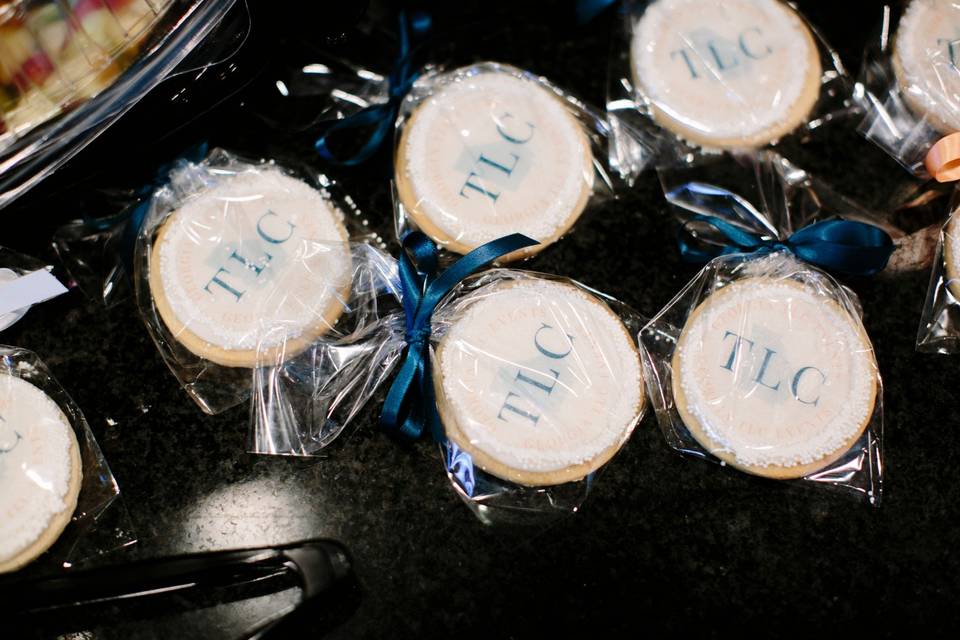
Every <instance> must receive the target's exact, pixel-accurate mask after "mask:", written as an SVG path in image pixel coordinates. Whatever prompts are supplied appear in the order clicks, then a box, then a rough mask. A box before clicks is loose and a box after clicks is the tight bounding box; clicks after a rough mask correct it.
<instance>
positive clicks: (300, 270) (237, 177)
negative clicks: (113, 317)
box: [134, 150, 390, 413]
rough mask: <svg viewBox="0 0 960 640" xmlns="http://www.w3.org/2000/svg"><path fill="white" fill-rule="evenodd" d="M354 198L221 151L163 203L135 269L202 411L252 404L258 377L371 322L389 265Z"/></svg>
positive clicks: (184, 174)
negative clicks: (378, 276) (379, 279)
mask: <svg viewBox="0 0 960 640" xmlns="http://www.w3.org/2000/svg"><path fill="white" fill-rule="evenodd" d="M351 203H352V201H350V200H349V198H346V197H343V196H338V195H337V193H336V185H334V184H333V183H331V182H330V181H328V180H327V179H326V178H323V177H321V178H320V179H319V180H314V181H309V180H305V179H303V178H300V177H298V176H296V175H294V174H293V172H291V171H289V170H285V169H283V168H281V167H280V166H278V165H276V164H275V163H273V162H257V163H250V162H244V161H241V160H239V159H237V158H234V157H233V156H231V155H229V154H228V153H226V152H224V151H221V150H215V151H213V152H211V154H210V155H209V157H207V158H206V159H205V160H203V161H202V162H200V163H187V164H186V165H185V166H181V167H179V168H177V169H175V170H174V171H173V172H172V173H171V174H170V176H169V180H168V182H167V184H166V185H165V186H164V187H162V188H160V189H158V190H157V191H156V192H154V194H153V196H152V198H151V199H150V203H149V210H148V212H147V214H146V219H145V222H144V223H143V225H142V227H141V228H140V231H139V236H138V240H137V248H136V251H135V258H134V261H135V263H134V269H135V274H136V275H135V281H136V290H137V300H138V303H139V306H140V309H141V312H142V315H143V317H144V320H145V322H146V324H147V327H148V329H149V330H150V333H151V335H152V337H153V338H154V341H155V342H156V344H157V347H158V348H159V349H160V352H161V354H162V355H163V357H164V359H165V360H166V362H167V364H168V365H169V366H170V369H171V370H172V371H173V372H174V374H175V375H176V376H177V378H178V380H179V381H180V383H181V385H182V386H183V387H184V389H185V390H186V391H187V393H188V394H189V395H190V396H191V397H192V398H193V399H194V400H195V401H196V402H197V404H198V405H199V406H200V407H201V408H202V409H203V410H204V411H207V412H210V413H215V412H217V411H220V410H222V409H225V408H228V407H230V406H233V405H235V404H237V403H238V402H241V401H242V400H244V399H245V398H246V397H247V396H248V395H249V388H250V375H251V373H250V370H251V369H253V368H255V367H257V366H259V365H262V364H267V363H271V364H272V363H275V362H277V361H283V360H286V359H288V358H291V357H293V356H295V355H297V354H299V353H301V352H302V351H304V350H305V349H306V348H307V347H308V346H310V345H311V344H313V343H314V342H315V341H317V340H318V339H321V338H329V339H332V338H334V337H335V336H337V335H341V334H344V333H350V332H352V331H355V330H357V329H358V328H359V327H360V326H361V325H362V324H363V323H365V322H366V321H367V320H368V314H369V311H370V309H371V308H373V307H375V298H376V296H377V295H379V292H378V290H377V287H376V286H368V281H369V279H368V278H367V276H368V274H369V273H371V272H375V271H376V270H377V269H379V268H380V265H381V264H382V263H383V264H388V265H389V264H390V261H389V260H388V259H387V258H386V257H385V256H383V254H381V253H380V252H379V251H378V250H377V249H376V248H375V247H374V246H373V245H371V244H369V242H368V241H369V240H372V239H373V236H372V235H371V234H369V233H368V232H366V231H365V230H364V228H363V226H362V224H361V223H360V222H359V221H358V220H356V219H354V218H355V217H356V213H357V212H356V209H355V208H354V207H353V206H352V204H351Z"/></svg>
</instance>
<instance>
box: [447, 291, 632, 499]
mask: <svg viewBox="0 0 960 640" xmlns="http://www.w3.org/2000/svg"><path fill="white" fill-rule="evenodd" d="M433 372H434V373H433V375H434V384H435V386H436V389H437V398H438V408H439V412H440V416H441V420H442V422H443V426H444V429H445V430H446V434H447V437H448V438H449V439H450V440H451V441H453V442H454V443H456V444H457V445H458V446H459V447H460V448H461V449H463V450H464V451H466V452H468V453H469V454H470V455H471V456H472V457H473V461H474V463H475V464H476V465H477V466H479V467H480V468H482V469H483V470H485V471H486V472H488V473H490V474H492V475H494V476H497V477H499V478H502V479H505V480H509V481H512V482H516V483H519V484H524V485H528V486H543V485H555V484H560V483H564V482H570V481H575V480H580V479H582V478H584V477H585V476H587V475H588V474H590V473H592V472H593V471H596V470H597V469H598V468H599V467H601V466H602V465H603V464H604V463H606V462H607V461H608V460H610V458H611V457H613V455H614V454H615V453H616V452H617V450H619V448H620V447H621V446H622V445H623V443H624V441H625V440H626V439H627V437H628V436H629V434H630V432H631V430H632V429H633V427H634V426H635V425H636V423H637V420H638V419H639V417H640V415H641V413H642V410H643V405H644V398H645V396H644V385H643V380H642V377H641V368H640V358H639V355H638V351H637V347H636V345H635V343H634V340H633V339H632V338H631V336H630V334H629V333H628V331H627V329H626V328H625V327H624V325H623V324H622V323H621V321H620V320H619V318H617V317H616V316H615V315H614V314H613V312H612V311H611V310H610V309H609V307H608V306H607V305H606V304H605V303H603V302H602V301H601V300H599V299H597V298H595V297H593V296H592V295H590V294H588V293H587V292H585V291H583V290H582V289H579V288H577V287H575V286H573V285H571V284H564V283H559V282H555V281H550V280H539V279H537V280H518V281H505V282H503V283H499V284H496V285H492V286H491V288H490V289H488V290H486V291H485V292H484V295H482V296H481V297H480V298H479V299H477V300H476V301H473V302H471V303H470V304H469V305H467V306H465V308H464V309H462V310H460V311H458V312H457V313H456V314H455V317H454V318H453V320H452V321H451V324H450V325H449V327H448V329H447V331H446V333H445V334H444V335H443V337H442V339H441V340H440V343H439V345H438V347H437V349H436V352H435V364H434V368H433Z"/></svg>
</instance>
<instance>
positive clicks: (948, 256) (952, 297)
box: [917, 191, 960, 353]
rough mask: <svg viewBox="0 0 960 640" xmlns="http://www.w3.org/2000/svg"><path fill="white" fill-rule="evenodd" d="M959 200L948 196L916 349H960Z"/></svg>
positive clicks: (955, 195) (948, 350)
mask: <svg viewBox="0 0 960 640" xmlns="http://www.w3.org/2000/svg"><path fill="white" fill-rule="evenodd" d="M958 208H960V203H958V200H957V194H956V191H954V194H953V196H952V198H951V202H950V206H949V209H950V211H951V213H950V217H949V218H948V219H947V221H946V223H944V225H943V226H942V227H941V229H940V235H939V239H938V242H937V249H936V257H935V259H934V261H933V268H932V270H931V273H930V286H929V288H928V289H927V299H926V303H925V304H924V307H923V314H922V316H921V319H920V327H919V329H918V331H917V349H918V350H919V351H925V352H933V353H957V352H958V351H960V302H958V300H960V215H958V214H957V211H958Z"/></svg>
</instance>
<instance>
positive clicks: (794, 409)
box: [674, 279, 876, 467]
mask: <svg viewBox="0 0 960 640" xmlns="http://www.w3.org/2000/svg"><path fill="white" fill-rule="evenodd" d="M747 341H752V343H753V344H752V346H751V345H750V343H749V342H747ZM735 347H736V353H734V349H735ZM677 349H678V350H679V354H678V357H679V367H678V370H676V371H674V376H676V377H677V381H678V382H679V384H680V386H681V389H682V392H683V396H684V399H685V402H686V406H685V409H686V410H687V411H688V412H689V413H690V414H691V415H692V416H694V417H695V418H696V420H697V422H698V423H699V425H700V427H701V428H702V430H703V431H704V432H705V433H706V434H707V436H709V438H710V439H711V440H712V441H713V442H714V443H716V445H718V447H719V449H716V450H714V452H715V453H716V452H718V451H719V452H728V453H732V454H733V455H735V457H736V460H737V461H738V462H740V463H741V464H743V465H746V466H755V467H766V466H783V467H791V466H796V465H800V464H808V463H812V462H815V461H817V460H819V459H821V458H824V457H826V456H827V455H829V454H831V453H834V452H836V451H837V450H838V449H839V448H840V447H841V446H843V445H844V443H846V442H848V441H849V440H850V439H852V438H853V437H854V436H856V435H857V434H858V433H860V432H861V431H862V430H863V426H864V425H865V424H866V422H867V421H868V420H869V419H870V417H871V415H872V412H873V407H874V399H875V397H874V396H875V381H876V363H875V361H874V357H873V349H872V347H871V345H870V344H869V342H868V341H867V339H866V337H865V335H864V334H863V333H862V331H861V330H860V328H859V326H858V324H857V323H856V321H855V320H854V319H853V318H851V317H850V316H849V315H848V313H847V312H846V311H845V310H843V309H842V308H841V307H840V306H838V305H837V304H833V303H831V302H829V301H828V300H826V299H825V298H824V297H823V296H822V295H817V293H816V291H814V290H812V289H809V288H806V287H804V286H802V285H799V284H798V283H796V282H792V281H790V282H782V281H780V282H778V281H775V280H768V279H747V280H741V281H738V282H736V283H733V284H730V285H727V287H725V288H723V289H721V290H720V291H719V292H717V293H715V294H713V295H712V296H711V297H709V298H708V299H707V300H706V301H705V302H703V303H702V304H701V306H700V307H698V310H697V311H696V312H695V315H694V316H692V317H691V320H690V321H688V323H687V326H685V327H684V329H683V333H682V335H681V337H680V341H679V343H678V345H677Z"/></svg>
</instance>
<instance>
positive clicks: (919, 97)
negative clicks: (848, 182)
mask: <svg viewBox="0 0 960 640" xmlns="http://www.w3.org/2000/svg"><path fill="white" fill-rule="evenodd" d="M877 17H878V18H881V19H882V25H881V29H880V30H879V31H878V34H877V38H876V44H874V45H871V46H870V47H869V48H868V49H867V52H866V55H865V59H864V67H863V70H862V72H861V77H860V85H861V86H862V90H861V91H858V95H859V96H860V98H861V101H862V104H863V107H864V109H865V110H866V116H865V117H864V119H863V121H862V123H861V124H860V132H861V133H863V135H865V136H866V137H867V138H868V139H870V140H872V141H873V142H875V143H876V144H877V145H878V146H880V147H881V148H882V149H884V150H885V151H886V152H887V153H889V154H890V155H891V156H893V157H894V158H896V159H897V160H898V161H899V162H900V163H901V164H902V165H903V166H904V167H905V168H906V169H907V170H908V171H911V172H912V173H914V174H915V175H917V176H918V177H922V178H927V177H931V176H932V177H933V178H935V179H937V180H939V181H942V182H948V181H953V180H956V179H957V178H958V177H960V173H958V171H957V165H958V161H960V143H958V142H957V140H958V139H960V137H958V136H957V135H956V134H957V133H958V132H960V68H958V66H957V62H958V58H957V56H958V55H960V42H958V40H957V33H958V29H960V7H958V6H957V5H956V3H953V2H950V1H949V0H907V1H904V2H898V3H892V4H890V5H888V6H885V7H884V10H883V11H882V12H881V11H878V12H877Z"/></svg>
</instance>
